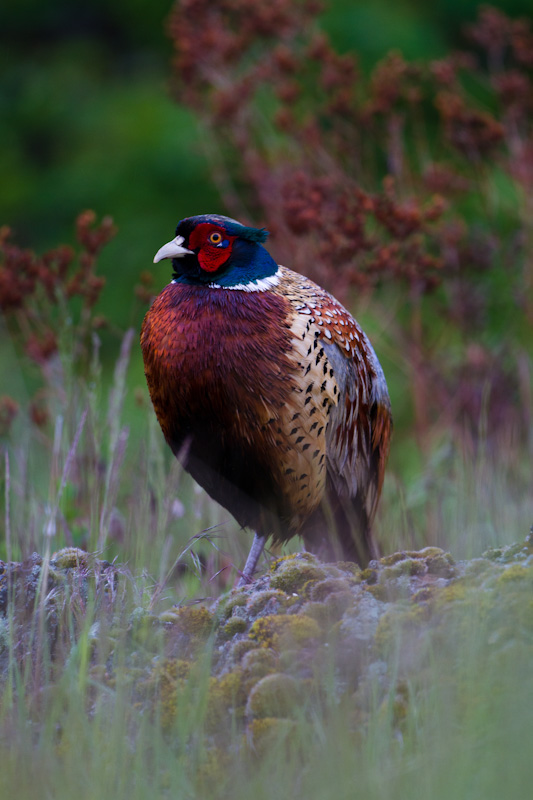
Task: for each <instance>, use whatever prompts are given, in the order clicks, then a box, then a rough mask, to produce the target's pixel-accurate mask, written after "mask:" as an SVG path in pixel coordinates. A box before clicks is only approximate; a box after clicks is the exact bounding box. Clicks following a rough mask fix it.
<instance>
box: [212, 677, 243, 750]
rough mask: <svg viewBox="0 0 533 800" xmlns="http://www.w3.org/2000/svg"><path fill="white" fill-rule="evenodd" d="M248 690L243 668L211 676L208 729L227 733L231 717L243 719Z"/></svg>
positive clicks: (214, 732)
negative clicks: (220, 675) (218, 675)
mask: <svg viewBox="0 0 533 800" xmlns="http://www.w3.org/2000/svg"><path fill="white" fill-rule="evenodd" d="M245 704H246V691H245V688H244V683H243V675H242V672H241V670H239V669H235V670H233V671H232V672H228V673H227V674H226V675H223V676H222V677H221V678H210V680H209V690H208V695H207V708H206V714H205V727H206V731H207V732H208V733H210V734H217V733H218V734H221V735H225V734H227V731H228V727H229V722H230V720H231V719H234V720H237V721H239V720H242V718H243V716H244V708H245Z"/></svg>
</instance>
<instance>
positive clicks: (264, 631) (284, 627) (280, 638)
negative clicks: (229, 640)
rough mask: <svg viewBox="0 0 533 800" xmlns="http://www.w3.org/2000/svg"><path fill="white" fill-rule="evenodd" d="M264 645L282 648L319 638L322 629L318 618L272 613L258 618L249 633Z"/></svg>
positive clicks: (275, 648) (277, 648)
mask: <svg viewBox="0 0 533 800" xmlns="http://www.w3.org/2000/svg"><path fill="white" fill-rule="evenodd" d="M248 635H249V637H250V638H251V639H253V640H254V641H256V642H259V644H260V645H261V646H262V647H271V648H273V649H274V650H280V649H282V648H284V647H289V646H290V647H293V646H294V645H302V644H305V643H307V642H308V641H309V640H311V639H318V638H320V636H321V631H320V627H319V625H318V623H317V622H316V620H314V619H312V618H311V617H308V616H305V615H303V614H294V615H289V616H287V615H283V616H278V615H276V614H271V615H269V616H266V617H260V618H259V619H257V620H256V621H255V622H254V624H253V625H252V627H251V628H250V633H249V634H248Z"/></svg>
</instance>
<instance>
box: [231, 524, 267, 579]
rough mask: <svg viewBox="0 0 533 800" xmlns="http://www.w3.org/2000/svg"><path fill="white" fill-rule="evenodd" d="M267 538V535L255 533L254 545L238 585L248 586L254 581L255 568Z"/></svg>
mask: <svg viewBox="0 0 533 800" xmlns="http://www.w3.org/2000/svg"><path fill="white" fill-rule="evenodd" d="M266 540H267V537H266V536H259V534H257V533H256V534H255V536H254V540H253V542H252V547H251V549H250V552H249V554H248V558H247V559H246V564H245V565H244V569H243V571H242V574H241V577H240V578H239V580H238V581H237V586H246V585H247V584H249V583H251V582H252V577H253V574H254V572H255V568H256V567H257V562H258V561H259V558H260V557H261V553H262V552H263V548H264V546H265V542H266Z"/></svg>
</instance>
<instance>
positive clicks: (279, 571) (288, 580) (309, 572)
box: [270, 553, 326, 594]
mask: <svg viewBox="0 0 533 800" xmlns="http://www.w3.org/2000/svg"><path fill="white" fill-rule="evenodd" d="M303 556H310V558H303ZM272 572H273V574H272V577H271V578H270V585H271V587H272V588H273V589H281V590H282V591H283V592H286V593H287V594H292V593H299V592H301V591H302V589H303V587H304V586H305V587H306V590H309V588H310V586H311V584H312V583H313V582H316V581H321V580H324V578H325V577H326V572H325V570H324V569H322V567H320V566H319V565H318V562H317V561H316V559H315V557H314V556H311V554H310V553H300V554H298V556H297V557H292V558H291V557H290V556H286V557H285V558H280V559H278V560H277V561H275V562H274V564H273V566H272Z"/></svg>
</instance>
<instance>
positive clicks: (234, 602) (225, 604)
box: [214, 590, 248, 622]
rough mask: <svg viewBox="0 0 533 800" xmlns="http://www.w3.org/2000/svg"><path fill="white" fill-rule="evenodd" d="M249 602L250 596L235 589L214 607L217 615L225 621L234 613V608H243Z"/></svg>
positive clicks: (221, 620)
mask: <svg viewBox="0 0 533 800" xmlns="http://www.w3.org/2000/svg"><path fill="white" fill-rule="evenodd" d="M247 602H248V597H247V596H246V594H244V592H241V591H238V590H233V591H232V592H230V593H229V594H228V595H226V596H225V597H222V598H221V599H220V600H219V601H218V602H217V604H216V606H215V607H214V615H215V617H216V618H217V619H218V620H220V622H223V621H224V620H225V619H228V618H229V617H231V615H232V614H233V609H234V608H238V607H240V608H242V607H243V606H245V605H246V603H247Z"/></svg>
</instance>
